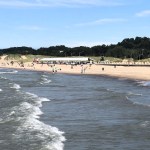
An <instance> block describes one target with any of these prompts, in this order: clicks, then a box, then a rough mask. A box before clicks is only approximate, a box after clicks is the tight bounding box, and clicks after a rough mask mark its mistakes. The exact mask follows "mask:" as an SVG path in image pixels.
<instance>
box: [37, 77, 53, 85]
mask: <svg viewBox="0 0 150 150" xmlns="http://www.w3.org/2000/svg"><path fill="white" fill-rule="evenodd" d="M41 79H42V82H40V83H41V84H43V83H44V84H47V83H50V82H52V81H51V80H49V79H47V78H41Z"/></svg>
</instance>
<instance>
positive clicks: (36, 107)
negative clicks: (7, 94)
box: [11, 92, 66, 150]
mask: <svg viewBox="0 0 150 150" xmlns="http://www.w3.org/2000/svg"><path fill="white" fill-rule="evenodd" d="M25 94H26V97H27V98H28V100H29V99H31V101H30V102H29V101H28V102H22V103H21V104H20V105H19V106H18V107H14V109H13V110H12V114H11V115H16V116H18V117H17V120H19V121H20V126H19V127H18V128H17V130H16V133H15V137H14V138H15V139H16V140H17V141H20V142H21V140H23V139H24V138H25V137H26V138H27V140H29V141H27V142H29V143H30V140H31V141H38V142H37V144H38V145H39V142H40V146H41V148H39V147H38V148H37V149H41V150H63V147H64V144H63V142H64V141H65V140H66V139H65V137H64V136H63V134H64V132H62V131H59V129H58V128H56V127H52V126H50V125H47V124H45V123H43V122H41V121H40V120H38V119H39V118H40V115H42V114H43V112H42V111H41V109H40V107H41V106H42V102H44V101H50V100H49V99H47V98H44V97H38V96H37V95H36V94H33V93H30V92H26V93H25ZM27 136H28V137H27ZM35 143H36V142H35ZM32 144H33V143H31V145H32Z"/></svg>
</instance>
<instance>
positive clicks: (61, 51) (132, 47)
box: [0, 37, 150, 60]
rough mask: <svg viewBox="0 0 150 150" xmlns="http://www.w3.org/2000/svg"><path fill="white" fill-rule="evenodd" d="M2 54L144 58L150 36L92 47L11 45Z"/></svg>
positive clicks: (2, 50)
mask: <svg viewBox="0 0 150 150" xmlns="http://www.w3.org/2000/svg"><path fill="white" fill-rule="evenodd" d="M3 54H21V55H28V54H32V55H47V56H55V57H70V56H100V57H101V56H104V57H116V58H133V59H136V60H138V59H145V58H149V57H150V38H148V37H136V38H126V39H124V40H123V41H122V42H119V43H117V44H111V45H105V44H103V45H97V46H93V47H86V46H79V47H73V48H70V47H66V46H64V45H59V46H50V47H47V48H46V47H41V48H39V49H34V48H32V47H26V46H23V47H11V48H6V49H1V50H0V55H3Z"/></svg>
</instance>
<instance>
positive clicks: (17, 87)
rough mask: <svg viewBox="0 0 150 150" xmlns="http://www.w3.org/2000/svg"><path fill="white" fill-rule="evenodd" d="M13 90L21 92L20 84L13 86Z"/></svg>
mask: <svg viewBox="0 0 150 150" xmlns="http://www.w3.org/2000/svg"><path fill="white" fill-rule="evenodd" d="M11 88H13V89H16V90H19V89H20V88H21V87H20V85H19V84H16V83H15V84H13V86H12V87H11Z"/></svg>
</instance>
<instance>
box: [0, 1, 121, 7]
mask: <svg viewBox="0 0 150 150" xmlns="http://www.w3.org/2000/svg"><path fill="white" fill-rule="evenodd" d="M122 1H123V0H107V1H106V0H0V6H9V7H60V6H61V7H80V6H118V5H122V4H123V3H122Z"/></svg>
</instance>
